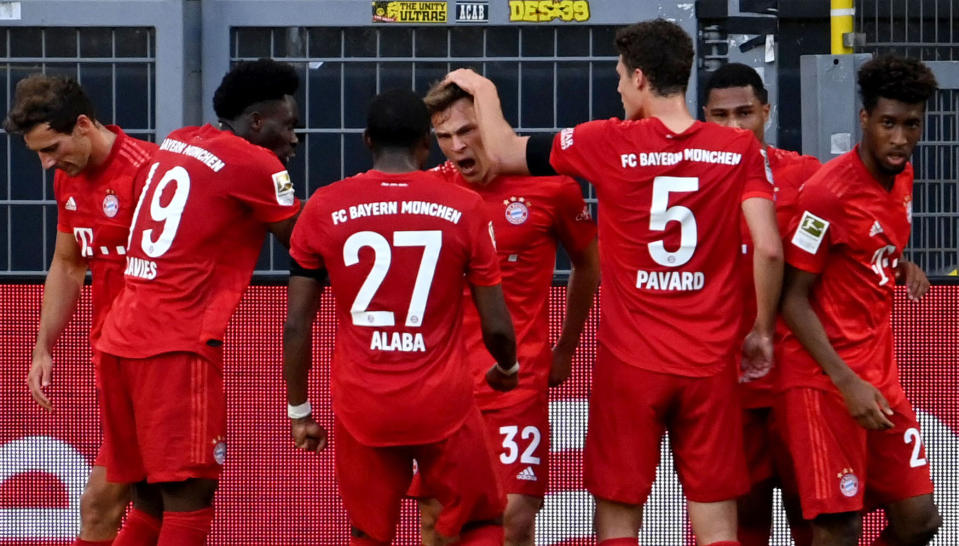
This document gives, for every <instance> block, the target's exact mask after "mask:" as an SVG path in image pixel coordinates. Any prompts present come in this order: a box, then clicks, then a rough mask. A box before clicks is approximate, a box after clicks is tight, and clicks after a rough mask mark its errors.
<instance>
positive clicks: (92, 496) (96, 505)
mask: <svg viewBox="0 0 959 546" xmlns="http://www.w3.org/2000/svg"><path fill="white" fill-rule="evenodd" d="M130 495H131V491H130V484H128V483H116V482H111V481H109V480H107V469H106V468H105V467H103V466H99V465H95V466H93V467H92V468H91V469H90V475H89V477H87V484H86V486H85V487H84V488H83V503H81V508H83V507H84V505H86V507H87V508H93V509H97V510H100V509H112V508H113V507H115V506H120V507H121V510H122V507H124V506H126V504H127V503H128V502H130Z"/></svg>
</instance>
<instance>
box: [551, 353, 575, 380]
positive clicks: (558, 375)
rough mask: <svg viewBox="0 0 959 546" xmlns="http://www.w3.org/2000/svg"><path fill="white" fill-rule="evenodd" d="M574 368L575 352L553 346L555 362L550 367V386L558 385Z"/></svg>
mask: <svg viewBox="0 0 959 546" xmlns="http://www.w3.org/2000/svg"><path fill="white" fill-rule="evenodd" d="M572 370H573V352H572V351H567V350H565V349H560V348H559V347H556V346H554V347H553V364H552V366H550V368H549V386H550V387H558V386H560V385H562V384H563V381H566V379H567V378H569V374H570V372H571V371H572Z"/></svg>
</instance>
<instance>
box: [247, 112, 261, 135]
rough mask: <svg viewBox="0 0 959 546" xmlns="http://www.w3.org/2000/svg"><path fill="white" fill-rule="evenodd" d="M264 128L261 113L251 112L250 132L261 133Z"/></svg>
mask: <svg viewBox="0 0 959 546" xmlns="http://www.w3.org/2000/svg"><path fill="white" fill-rule="evenodd" d="M262 128H263V116H262V115H260V113H259V112H257V111H253V112H250V130H251V131H254V132H259V131H260V129H262Z"/></svg>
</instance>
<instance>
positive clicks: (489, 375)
mask: <svg viewBox="0 0 959 546" xmlns="http://www.w3.org/2000/svg"><path fill="white" fill-rule="evenodd" d="M486 384H487V385H489V386H490V388H492V389H493V390H494V391H500V392H506V391H511V390H513V389H515V388H516V386H517V385H519V372H516V373H512V374H507V373H505V372H503V370H501V369H500V367H499V366H497V365H496V364H493V367H492V368H490V369H489V371H488V372H486Z"/></svg>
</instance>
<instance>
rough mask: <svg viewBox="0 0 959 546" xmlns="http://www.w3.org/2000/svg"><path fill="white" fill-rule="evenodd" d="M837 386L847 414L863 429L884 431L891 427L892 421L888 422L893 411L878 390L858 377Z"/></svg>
mask: <svg viewBox="0 0 959 546" xmlns="http://www.w3.org/2000/svg"><path fill="white" fill-rule="evenodd" d="M837 386H838V387H839V392H840V393H842V396H843V399H845V401H846V408H848V409H849V414H850V415H852V417H853V419H855V420H856V422H857V423H859V424H860V425H861V426H862V427H863V428H867V429H869V430H884V429H889V428H892V427H893V424H892V421H890V420H889V417H890V416H891V415H892V414H893V411H892V409H891V408H890V407H889V402H887V401H886V398H885V397H884V396H883V395H882V393H881V392H879V389H877V388H876V387H874V386H873V385H872V384H870V383H869V382H868V381H864V380H862V379H860V378H859V377H858V376H855V377H853V378H851V379H849V380H848V381H845V382H843V383H840V384H838V385H837Z"/></svg>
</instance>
